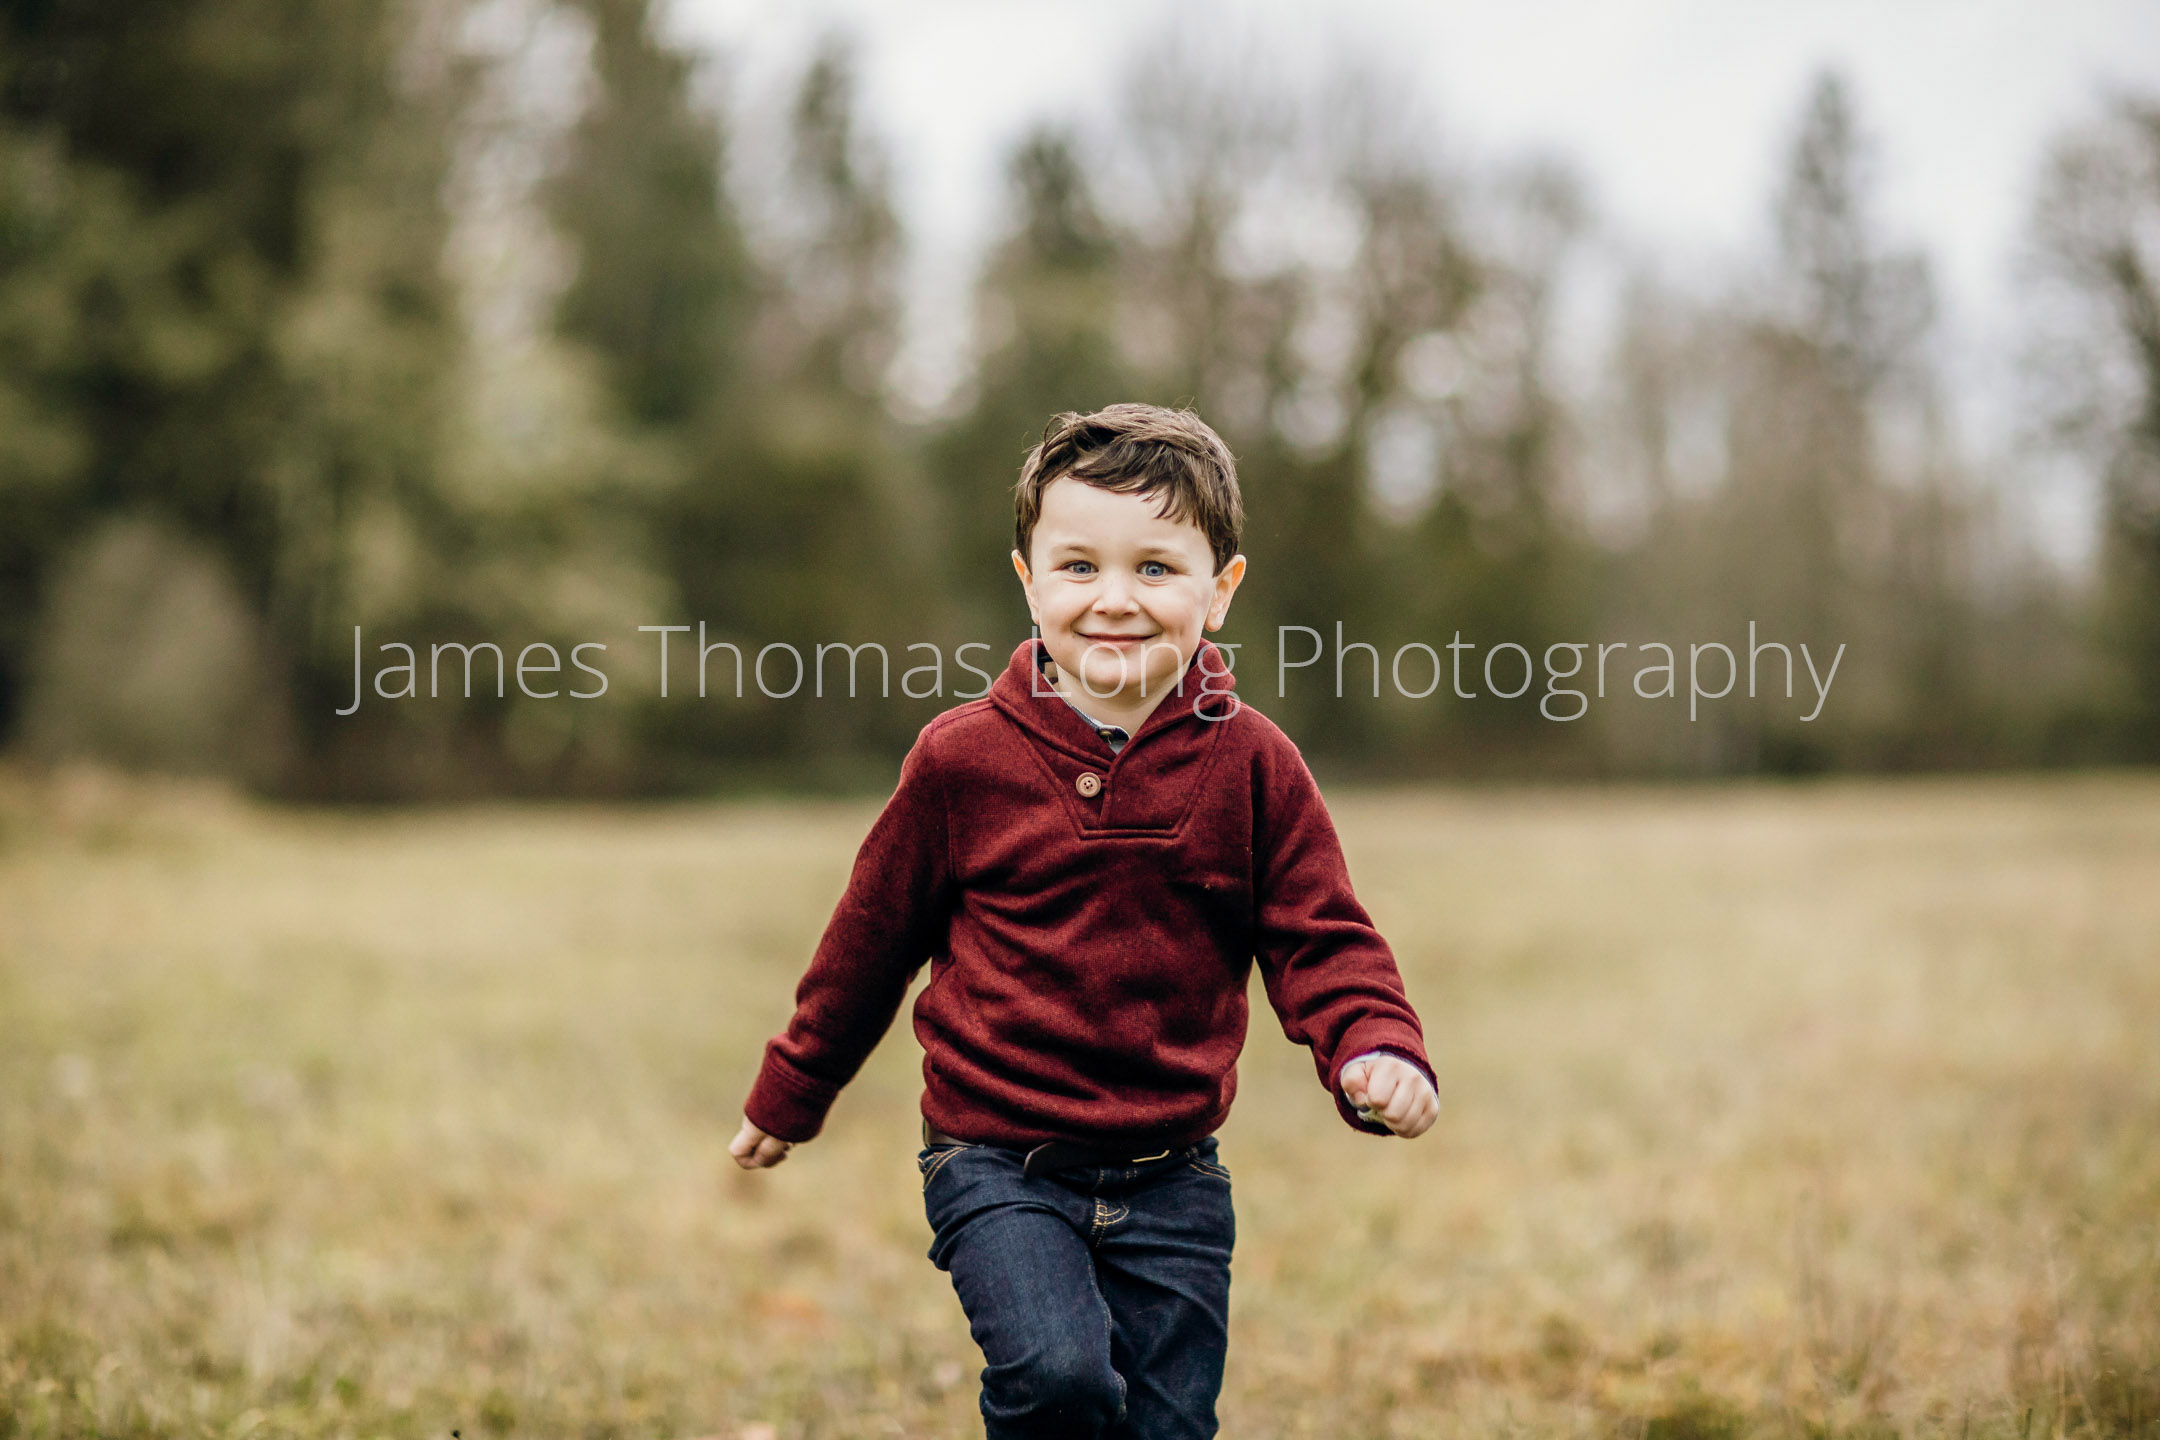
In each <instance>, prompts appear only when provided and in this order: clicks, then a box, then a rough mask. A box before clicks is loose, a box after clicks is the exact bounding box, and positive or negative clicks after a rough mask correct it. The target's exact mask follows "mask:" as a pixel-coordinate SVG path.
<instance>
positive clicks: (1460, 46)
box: [671, 0, 2160, 390]
mask: <svg viewBox="0 0 2160 1440" xmlns="http://www.w3.org/2000/svg"><path fill="white" fill-rule="evenodd" d="M673 7H674V8H673V10H672V13H671V24H672V26H673V28H674V32H675V33H676V34H677V35H678V36H680V37H682V38H686V39H690V40H692V41H694V42H696V43H697V44H698V45H700V46H702V47H706V48H710V49H712V50H715V51H717V52H719V53H721V54H723V55H725V56H726V57H728V59H729V63H730V66H731V68H732V70H733V71H734V75H735V80H736V86H737V93H738V94H746V95H749V96H752V97H756V96H757V95H759V94H760V93H761V92H762V93H772V92H773V90H774V89H775V87H777V86H779V85H781V84H784V83H785V81H786V79H787V77H789V76H790V75H791V74H792V73H794V72H795V71H796V70H797V69H798V68H799V67H800V65H801V64H802V61H803V59H804V57H805V56H806V55H807V54H808V52H809V50H810V48H811V46H812V45H813V44H814V43H815V41H816V40H817V38H818V37H819V36H821V35H823V34H825V33H828V32H831V31H835V30H837V31H841V32H844V33H846V34H849V35H851V36H853V37H854V38H855V40H856V42H857V58H858V62H859V66H860V78H861V81H862V85H863V103H864V106H865V110H866V118H867V119H868V120H869V121H870V123H871V124H872V125H874V127H875V128H876V130H877V131H878V133H879V134H880V135H881V136H882V137H883V140H884V143H885V144H886V146H887V149H888V152H889V154H890V157H891V160H892V163H893V167H894V177H895V181H896V184H897V186H898V200H899V203H900V206H901V209H902V213H903V217H904V219H905V222H906V224H907V226H908V230H909V234H910V238H911V244H912V246H913V247H914V248H913V252H912V254H911V258H910V266H911V269H910V274H911V292H912V299H913V301H914V313H913V316H912V324H913V328H914V331H915V334H914V351H913V354H914V356H915V359H914V362H913V363H914V373H915V380H914V383H915V384H916V385H917V386H918V387H919V388H922V387H927V388H928V389H931V390H934V389H935V386H936V383H937V376H938V372H939V370H940V368H941V367H945V368H948V369H949V364H948V357H949V355H950V352H951V350H952V347H953V346H954V344H955V343H956V342H957V340H958V338H959V337H958V336H957V335H956V334H955V333H954V332H953V324H954V322H955V317H956V315H957V313H958V307H957V306H955V305H954V304H953V303H952V302H953V301H954V300H955V299H957V298H959V297H960V296H961V295H963V294H964V293H965V285H966V283H967V280H968V277H969V273H970V268H971V265H972V261H973V258H974V256H975V255H976V254H977V253H978V252H979V251H980V249H981V247H982V245H983V243H984V241H985V240H986V239H987V238H988V236H989V235H990V233H991V232H992V231H993V230H994V228H995V227H996V225H997V223H998V221H999V219H1000V212H999V208H998V207H999V203H1000V200H1001V187H1000V166H1001V163H1002V159H1003V156H1004V155H1005V153H1006V151H1007V150H1008V149H1009V147H1010V146H1011V144H1012V142H1013V140H1014V139H1015V138H1016V137H1017V136H1018V135H1019V134H1021V133H1022V132H1023V131H1024V130H1025V129H1026V128H1027V127H1028V126H1029V125H1030V124H1032V123H1033V122H1035V121H1037V120H1040V119H1043V118H1046V117H1064V118H1071V119H1075V120H1079V121H1081V122H1083V123H1085V122H1087V121H1089V120H1090V119H1092V118H1093V117H1095V116H1098V115H1099V114H1100V113H1101V112H1102V110H1103V109H1104V107H1105V106H1106V105H1107V103H1108V101H1109V99H1110V97H1111V94H1112V92H1113V90H1114V86H1115V80H1116V77H1117V75H1118V74H1119V72H1120V70H1121V68H1122V65H1123V62H1124V60H1125V58H1126V57H1127V56H1128V55H1129V54H1130V53H1131V52H1132V50H1133V48H1134V46H1135V45H1137V44H1138V43H1140V42H1141V41H1143V40H1145V39H1147V38H1149V37H1152V36H1156V35H1159V34H1161V33H1163V32H1164V30H1165V28H1166V25H1167V23H1168V21H1169V19H1170V17H1171V16H1172V15H1173V14H1182V15H1184V16H1186V17H1187V19H1188V20H1190V18H1191V16H1192V14H1193V13H1194V12H1195V11H1196V10H1197V11H1198V13H1200V14H1201V15H1203V16H1213V17H1217V18H1218V19H1219V20H1220V22H1221V25H1222V28H1223V29H1224V31H1225V32H1226V33H1229V34H1234V35H1235V37H1236V38H1237V39H1239V40H1240V41H1243V42H1246V43H1250V42H1252V41H1255V40H1257V41H1258V42H1259V43H1260V44H1261V45H1262V46H1264V47H1265V48H1266V49H1267V50H1269V51H1270V52H1272V53H1275V54H1277V55H1279V56H1281V57H1282V59H1283V62H1284V63H1286V64H1289V65H1291V66H1307V65H1310V66H1312V67H1314V68H1318V67H1319V66H1321V65H1324V64H1327V63H1328V62H1330V61H1332V60H1333V59H1335V58H1336V57H1339V56H1364V57H1375V58H1377V59H1378V60H1379V61H1380V62H1381V63H1382V64H1383V65H1385V66H1387V67H1389V68H1392V69H1393V70H1395V71H1396V72H1397V73H1399V74H1401V75H1403V76H1404V77H1406V78H1408V79H1410V80H1411V81H1413V82H1414V83H1415V84H1417V85H1418V86H1419V87H1420V89H1421V90H1422V91H1423V92H1424V93H1423V98H1424V100H1425V102H1426V103H1427V104H1428V105H1429V106H1430V107H1431V109H1432V110H1433V111H1434V113H1435V114H1436V115H1437V116H1438V117H1439V120H1440V122H1441V124H1442V126H1443V127H1444V129H1445V131H1446V132H1447V139H1448V141H1449V143H1450V144H1451V146H1452V147H1453V148H1454V149H1455V150H1456V151H1457V152H1458V153H1462V154H1465V155H1467V156H1468V157H1470V158H1472V159H1473V160H1487V161H1491V160H1499V159H1504V158H1506V157H1509V156H1514V155H1521V154H1524V153H1527V152H1531V151H1544V152H1550V153H1554V154H1557V155H1560V156H1563V157H1565V158H1567V159H1569V160H1570V161H1571V162H1572V163H1573V164H1574V166H1575V167H1576V169H1577V170H1578V171H1579V172H1580V173H1581V174H1582V175H1583V176H1584V178H1585V179H1586V180H1587V181H1588V182H1589V184H1590V188H1591V193H1592V196H1593V199H1594V201H1595V204H1596V206H1597V208H1598V211H1599V213H1600V215H1601V216H1602V217H1603V219H1604V220H1605V221H1606V222H1607V225H1608V227H1609V229H1610V231H1611V232H1612V233H1616V234H1618V235H1620V236H1623V237H1634V238H1636V239H1638V240H1640V241H1641V242H1643V243H1644V244H1646V245H1648V246H1650V247H1653V248H1655V249H1657V250H1660V251H1663V252H1665V253H1667V254H1669V255H1672V256H1675V257H1678V258H1681V259H1683V260H1684V261H1687V262H1688V263H1690V264H1693V263H1696V262H1698V261H1699V262H1700V263H1702V264H1705V265H1709V266H1716V265H1719V264H1724V263H1732V262H1737V261H1739V260H1740V259H1742V258H1743V257H1745V256H1746V255H1747V254H1749V253H1750V252H1751V251H1754V250H1756V249H1759V247H1760V246H1761V244H1762V242H1763V239H1764V236H1765V234H1766V227H1767V218H1766V217H1767V209H1768V197H1769V194H1770V191H1771V187H1772V185H1773V183H1774V177H1775V172H1776V169H1777V167H1778V165H1779V163H1780V161H1781V159H1782V156H1783V151H1784V148H1785V145H1786V143H1787V139H1788V137H1789V135H1790V134H1791V130H1792V126H1793V123H1794V119H1795V116H1796V114H1797V112H1798V109H1799V106H1800V104H1801V101H1802V99H1803V97H1804V95H1805V94H1806V91H1807V87H1808V84H1809V81H1810V79H1811V77H1812V76H1813V75H1814V74H1815V73H1817V72H1818V71H1820V70H1821V69H1822V68H1824V67H1825V66H1831V65H1834V66H1836V67H1838V68H1839V69H1841V70H1842V71H1843V72H1844V73H1845V74H1846V75H1847V76H1848V77H1849V79H1850V80H1851V82H1852V84H1853V90H1854V94H1855V97H1856V100H1857V102H1858V106H1859V111H1860V115H1861V118H1862V120H1863V122H1864V124H1865V125H1866V126H1867V127H1868V129H1869V130H1870V131H1871V132H1872V134H1873V136H1874V138H1875V140H1876V141H1877V145H1878V159H1879V163H1880V170H1879V176H1880V185H1879V190H1878V201H1879V207H1880V213H1881V215H1882V217H1883V218H1884V220H1885V221H1886V223H1887V225H1888V227H1889V229H1890V231H1891V234H1892V235H1893V237H1895V238H1899V239H1902V240H1905V241H1907V242H1909V243H1916V244H1919V245H1922V246H1924V247H1925V248H1926V249H1927V251H1928V252H1930V254H1931V256H1932V257H1933V259H1934V262H1935V264H1936V268H1937V275H1938V279H1939V280H1940V281H1941V286H1942V291H1943V296H1944V300H1945V302H1946V309H1947V311H1948V314H1949V317H1950V320H1951V322H1952V325H1953V327H1954V333H1955V334H1956V336H1957V337H1958V338H1959V339H1960V341H1962V342H1967V343H1962V344H1960V345H1959V346H1957V347H1955V348H1956V349H1957V350H1958V351H1960V352H1961V353H1964V354H1966V355H1988V356H1991V357H1996V358H1998V359H1999V358H2000V357H2001V356H2002V355H2003V353H2004V351H2005V350H2006V348H2007V343H2008V341H2009V340H2010V338H2011V337H2012V335H2013V333H2014V329H2015V321H2016V314H2015V303H2014V302H2015V292H2014V284H2013V268H2012V267H2013V263H2014V259H2015V256H2016V252H2017V248H2018V246H2019V243H2020V241H2021V239H2022V235H2023V229H2024V225H2025V221H2026V216H2027V212H2028V210H2029V206H2030V200H2031V191H2032V185H2033V181H2034V177H2035V174H2036V173H2037V169H2038V166H2039V162H2040V158H2041V156H2042V154H2043V151H2044V149H2045V146H2046V144H2047V141H2048V139H2049V137H2050V136H2051V135H2052V134H2054V133H2056V132H2057V131H2058V130H2059V129H2060V128H2061V127H2062V126H2064V125H2065V124H2068V123H2072V122H2075V121H2077V120H2079V119H2081V118H2083V117H2086V116H2089V115H2090V114H2092V113H2093V112H2094V110H2095V108H2096V97H2097V96H2098V95H2100V94H2101V93H2103V91H2105V90H2106V89H2107V88H2108V87H2136V88H2140V89H2143V90H2146V91H2160V0H2048V3H2021V4H2016V3H2006V0H1426V3H1397V0H1335V3H1322V0H1246V3H1243V4H1228V3H1216V4H1213V5H1208V4H1198V5H1195V4H1192V3H1186V4H1170V3H1147V0H794V3H789V4H785V5H782V4H777V3H751V0H673ZM1963 383H1965V384H1966V385H1967V387H1968V389H1970V388H1972V387H1975V386H1978V387H1982V388H1985V387H1986V386H1987V385H1988V384H1989V383H1990V382H1988V381H1987V380H1986V379H1985V378H1969V379H1968V380H1966V381H1965V382H1963Z"/></svg>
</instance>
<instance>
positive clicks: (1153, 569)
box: [1140, 560, 1170, 580]
mask: <svg viewBox="0 0 2160 1440" xmlns="http://www.w3.org/2000/svg"><path fill="white" fill-rule="evenodd" d="M1140 573H1141V574H1142V575H1145V576H1147V577H1148V578H1149V579H1150V580H1156V579H1160V578H1161V577H1162V576H1165V575H1168V574H1169V573H1170V567H1169V566H1167V565H1165V564H1163V562H1162V561H1160V560H1143V561H1141V562H1140Z"/></svg>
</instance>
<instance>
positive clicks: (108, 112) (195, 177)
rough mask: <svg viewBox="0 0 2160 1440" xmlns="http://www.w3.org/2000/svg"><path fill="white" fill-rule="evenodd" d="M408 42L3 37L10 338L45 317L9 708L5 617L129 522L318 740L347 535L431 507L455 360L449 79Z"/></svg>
mask: <svg viewBox="0 0 2160 1440" xmlns="http://www.w3.org/2000/svg"><path fill="white" fill-rule="evenodd" d="M413 15H414V12H412V11H408V10H407V9H406V7H404V6H402V5H398V4H395V3H392V0H352V3H347V4H342V5H338V6H333V7H327V8H324V7H312V8H310V7H302V8H298V9H296V8H294V7H291V6H288V5H283V4H277V3H271V0H224V3H211V0H173V3H167V4H160V5H155V6H125V7H115V6H110V5H102V4H93V3H88V0H48V3H20V4H12V5H8V6H6V7H4V8H0V66H4V75H0V129H4V132H5V135H4V138H0V157H4V159H5V162H6V164H7V167H8V172H9V174H8V179H9V181H10V182H12V184H11V185H10V193H9V194H8V195H7V197H6V198H0V206H4V207H6V208H7V209H8V210H9V211H10V212H11V214H10V215H9V218H8V223H7V225H6V227H5V228H6V229H7V231H8V239H7V241H6V242H0V243H8V244H12V245H13V246H14V247H16V253H15V254H14V255H13V256H11V257H10V258H11V263H10V264H9V265H8V266H7V267H6V268H5V270H4V271H0V315H13V316H15V317H17V318H18V319H23V320H25V321H27V317H29V316H30V315H31V314H33V313H35V314H36V315H37V316H38V318H37V320H36V321H35V322H34V326H29V327H27V328H26V329H23V330H19V331H18V334H19V335H21V336H23V337H24V338H23V339H22V340H21V341H20V342H19V343H17V344H15V345H13V346H11V347H10V349H11V353H9V354H8V355H7V356H6V357H4V358H0V367H5V369H6V370H7V372H8V378H7V379H6V380H5V381H4V382H0V394H5V393H8V392H10V391H12V392H14V393H17V394H22V393H25V392H28V393H32V394H35V395H36V396H37V397H38V401H37V408H38V410H39V411H40V412H41V414H43V415H44V416H46V417H49V419H48V420H47V422H46V423H45V424H44V425H42V426H40V427H38V430H39V431H42V432H43V434H44V439H43V440H41V441H39V442H38V443H37V444H36V445H34V446H32V447H29V448H28V450H27V451H26V454H27V455H28V456H29V457H30V460H31V463H28V464H24V463H22V462H20V461H18V462H16V464H15V466H13V467H11V468H13V469H14V471H15V474H14V475H13V476H11V477H10V480H11V483H8V484H7V485H6V486H5V487H4V488H5V490H6V492H7V499H6V500H5V501H0V503H5V504H7V505H8V506H9V507H10V509H11V512H12V513H11V514H10V516H9V519H10V520H11V521H15V522H17V523H16V524H10V525H9V526H7V527H5V528H6V529H7V530H8V532H9V537H10V538H9V542H8V543H7V545H6V553H5V554H4V556H0V565H4V566H5V567H6V574H5V575H4V576H0V590H4V591H5V592H6V593H7V594H8V596H9V597H10V602H11V603H10V614H11V622H10V623H9V624H8V625H7V626H5V627H0V631H4V633H0V677H5V678H0V692H7V691H12V690H13V689H14V688H16V687H17V686H19V684H20V679H19V677H20V675H21V673H22V671H21V666H22V663H23V652H22V650H21V646H22V644H23V643H24V640H23V637H24V633H25V632H24V629H23V626H22V624H21V622H20V621H19V620H15V619H13V618H12V617H14V616H19V615H20V614H22V613H24V612H23V611H17V610H15V609H14V603H15V602H17V601H21V600H28V599H29V597H31V596H33V595H40V594H41V593H42V590H43V586H44V575H45V571H46V568H47V566H48V565H49V563H50V562H51V560H52V558H53V557H54V556H57V555H59V554H61V553H63V552H64V551H65V550H66V549H67V548H68V547H69V546H70V545H72V544H74V543H76V542H77V541H78V540H79V539H81V538H83V537H85V536H86V535H87V533H88V530H89V527H90V526H91V525H92V524H93V522H94V521H96V520H97V518H98V517H101V516H106V515H112V514H136V515H142V516H145V517H159V518H161V519H162V521H163V522H164V523H167V524H169V525H171V526H174V527H177V529H178V530H179V531H180V532H182V533H183V534H187V535H192V536H194V537H197V538H198V539H199V540H201V541H202V542H205V543H206V544H208V545H209V546H210V547H211V552H212V554H213V555H214V556H215V557H216V563H219V564H222V565H223V566H225V567H227V568H228V569H229V570H230V571H231V573H232V574H233V576H234V577H235V579H236V581H237V584H238V591H239V594H240V595H241V596H242V597H243V600H244V602H245V604H246V605H247V606H248V608H249V610H250V611H251V612H252V613H253V614H254V615H256V616H257V617H259V618H260V620H261V621H262V623H263V626H264V631H265V634H266V636H267V640H266V643H267V645H268V647H269V648H270V650H271V652H272V666H271V668H272V669H273V671H274V672H275V673H276V674H277V675H279V676H280V677H281V680H282V683H281V684H280V685H279V686H278V688H279V689H280V690H282V691H284V692H285V693H287V694H289V695H291V696H293V697H295V698H296V699H297V701H298V702H299V714H301V715H302V716H303V717H305V720H306V722H307V723H308V725H310V726H312V727H313V733H315V734H319V733H320V730H321V727H322V725H323V724H324V722H325V721H326V719H327V715H328V710H329V708H330V706H329V705H328V704H326V703H322V702H323V701H324V700H325V699H326V698H327V697H328V696H329V695H330V694H332V693H333V692H334V691H335V689H336V686H337V682H338V677H339V676H340V672H341V671H343V670H344V669H345V668H346V667H347V666H349V658H342V657H341V656H340V649H341V646H349V643H350V642H349V637H345V638H343V640H342V641H341V640H340V637H339V636H338V635H337V633H336V632H337V631H338V629H339V628H340V623H341V617H342V613H343V605H342V603H341V591H342V586H343V583H344V570H345V559H346V554H347V546H348V543H349V541H350V539H351V534H350V522H351V518H352V516H353V514H354V513H355V510H356V508H357V504H358V501H359V499H360V497H361V496H363V495H364V494H368V493H376V494H381V495H384V496H388V497H392V498H393V499H394V501H395V502H396V503H398V504H401V505H411V506H416V507H419V508H421V509H422V510H427V509H428V508H429V507H430V506H431V505H432V504H433V498H432V497H433V493H434V485H433V464H434V448H435V447H434V441H435V438H436V435H437V429H436V427H437V425H438V424H439V421H440V417H441V413H442V407H441V395H442V380H443V377H444V375H445V373H446V369H447V364H448V360H449V357H450V356H452V355H453V354H454V353H455V349H456V330H455V325H454V323H453V321H454V317H453V314H452V307H451V306H450V305H449V303H448V298H449V297H448V294H447V291H446V288H445V286H444V283H443V278H442V276H441V273H440V269H439V265H438V264H437V259H438V256H439V254H440V248H441V240H442V234H443V213H442V206H441V201H440V192H441V188H442V186H441V180H442V176H443V173H444V167H445V164H446V160H447V149H448V137H449V133H450V125H449V120H450V117H451V115H452V114H453V113H454V105H455V97H456V92H457V83H458V80H457V76H456V74H455V73H454V71H452V70H446V69H444V68H442V67H432V68H431V67H430V66H428V65H426V64H421V63H415V61H416V58H417V57H416V56H415V55H414V54H413V53H412V51H411V50H410V49H409V48H408V40H409V37H410V36H411V35H412V33H413ZM30 329H34V331H35V335H34V336H31V335H30V333H29V330H30ZM32 433H36V432H32ZM39 475H42V477H43V483H42V484H29V485H25V484H24V483H22V480H23V478H24V477H29V478H32V479H35V478H36V477H37V476H39ZM18 526H19V528H18ZM175 573H180V572H175ZM346 654H347V655H349V651H347V652H346ZM347 683H349V681H348V682H347Z"/></svg>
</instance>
